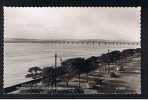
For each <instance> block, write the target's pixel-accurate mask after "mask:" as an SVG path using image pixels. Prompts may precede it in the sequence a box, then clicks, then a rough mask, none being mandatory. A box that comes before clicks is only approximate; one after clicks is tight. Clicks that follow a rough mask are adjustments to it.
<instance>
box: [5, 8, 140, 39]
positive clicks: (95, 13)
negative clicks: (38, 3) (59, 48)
mask: <svg viewBox="0 0 148 100" xmlns="http://www.w3.org/2000/svg"><path fill="white" fill-rule="evenodd" d="M4 38H26V39H103V40H123V41H140V7H137V8H136V7H133V8H132V7H126V8H123V7H122V8H119V7H118V8H109V7H108V8H105V7H92V8H91V7H89V8H87V7H83V8H82V7H78V8H76V7H75V8H73V7H65V8H64V7H63V8H62V7H39V8H38V7H24V8H23V7H4Z"/></svg>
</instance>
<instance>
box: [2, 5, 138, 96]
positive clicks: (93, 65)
mask: <svg viewBox="0 0 148 100" xmlns="http://www.w3.org/2000/svg"><path fill="white" fill-rule="evenodd" d="M140 15H141V7H88V8H87V7H4V54H3V55H4V76H3V82H4V83H3V84H4V88H5V91H4V93H5V94H66V95H71V94H99V95H100V94H141V35H140V33H141V24H140V23H141V20H140V19H141V16H140Z"/></svg>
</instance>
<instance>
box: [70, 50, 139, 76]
mask: <svg viewBox="0 0 148 100" xmlns="http://www.w3.org/2000/svg"><path fill="white" fill-rule="evenodd" d="M133 50H136V49H133ZM123 51H125V50H123ZM113 52H114V51H113ZM136 52H137V51H136ZM136 52H135V53H136ZM126 53H128V52H126ZM126 53H125V54H126ZM130 53H131V51H130ZM138 53H139V52H138ZM105 55H106V54H105ZM128 56H129V55H128ZM99 57H100V56H98V58H99ZM104 57H105V56H104ZM72 59H76V58H72ZM105 59H107V58H105ZM68 60H70V59H68ZM85 60H88V61H91V62H93V63H94V60H95V57H90V58H88V59H85ZM95 61H96V60H95ZM104 62H105V63H106V61H105V60H104ZM104 62H103V63H104ZM107 62H109V61H107ZM95 63H96V62H95ZM98 63H99V62H98V60H97V64H98ZM110 63H111V62H110ZM94 70H96V69H94ZM82 74H83V73H82Z"/></svg>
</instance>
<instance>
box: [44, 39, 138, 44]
mask: <svg viewBox="0 0 148 100" xmlns="http://www.w3.org/2000/svg"><path fill="white" fill-rule="evenodd" d="M45 42H48V43H59V44H88V45H89V44H91V45H140V43H139V42H126V41H97V40H78V41H76V40H49V41H45Z"/></svg>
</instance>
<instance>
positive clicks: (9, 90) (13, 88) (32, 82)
mask: <svg viewBox="0 0 148 100" xmlns="http://www.w3.org/2000/svg"><path fill="white" fill-rule="evenodd" d="M40 81H41V79H36V80H31V81H27V82H24V83H20V84H16V85H13V86H10V87H6V88H4V91H3V93H10V92H14V91H16V90H18V88H19V87H21V86H23V85H27V84H35V83H38V82H40Z"/></svg>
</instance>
